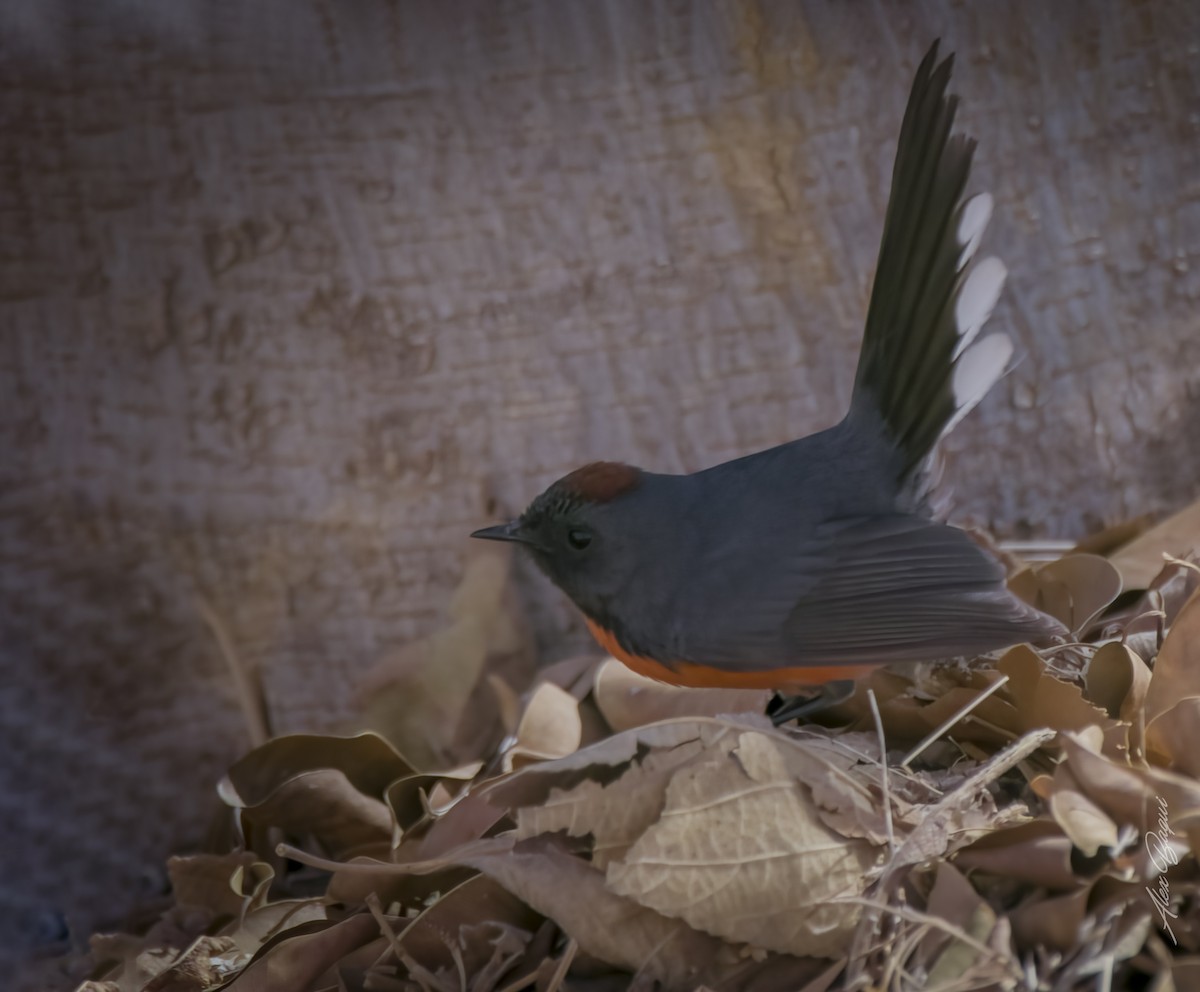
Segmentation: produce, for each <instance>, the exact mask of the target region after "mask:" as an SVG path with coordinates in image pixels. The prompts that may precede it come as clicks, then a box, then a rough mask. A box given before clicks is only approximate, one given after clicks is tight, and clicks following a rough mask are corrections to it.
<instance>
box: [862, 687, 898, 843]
mask: <svg viewBox="0 0 1200 992" xmlns="http://www.w3.org/2000/svg"><path fill="white" fill-rule="evenodd" d="M867 702H868V703H869V704H870V705H871V717H872V719H874V721H875V733H877V734H878V735H879V780H880V785H881V788H882V789H883V826H884V829H885V830H886V831H887V840H888V851H889V852H890V853H891V854H895V853H896V835H895V833H894V832H893V830H892V790H891V785H890V783H889V780H888V760H887V741H886V740H885V739H884V736H883V718H882V717H881V716H880V715H879V703H877V702H876V701H875V690H874V689H868V690H867Z"/></svg>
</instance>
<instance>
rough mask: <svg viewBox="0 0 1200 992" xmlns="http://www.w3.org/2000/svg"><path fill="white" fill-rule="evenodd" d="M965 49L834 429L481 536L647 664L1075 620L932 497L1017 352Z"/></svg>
mask: <svg viewBox="0 0 1200 992" xmlns="http://www.w3.org/2000/svg"><path fill="white" fill-rule="evenodd" d="M952 62H953V56H950V57H949V58H947V59H946V60H945V61H943V62H942V63H941V64H940V65H938V64H937V44H936V43H935V44H934V45H933V47H932V48H931V49H930V51H929V53H928V54H927V55H926V56H925V58H924V60H923V61H922V62H921V65H920V67H919V68H918V70H917V75H916V79H915V81H914V82H913V87H912V92H911V94H910V95H909V100H908V107H907V109H906V110H905V112H904V122H903V124H902V126H901V129H900V140H899V144H898V146H897V148H896V161H895V165H894V167H893V174H892V188H891V198H890V200H889V202H888V207H887V216H886V219H885V221H884V228H883V240H882V244H881V246H880V249H879V260H878V264H877V268H876V272H875V281H874V285H873V288H872V291H871V300H870V304H869V307H868V310H867V322H866V331H865V333H864V336H863V344H862V354H861V356H860V358H859V362H858V372H857V376H856V378H855V381H854V392H853V397H852V399H851V403H850V411H849V413H847V414H846V417H845V418H844V419H843V420H842V421H841V422H840V423H839V424H837V425H836V426H834V427H831V428H829V429H827V430H824V431H821V432H819V433H817V434H813V435H811V436H809V437H804V438H800V439H799V440H796V441H790V442H788V443H786V444H782V445H779V446H778V447H775V448H771V449H769V450H767V451H760V452H758V453H757V454H753V455H747V456H746V457H744V458H738V459H736V460H734V461H730V462H726V463H725V464H723V465H717V466H715V467H714V468H709V469H705V470H704V471H701V472H696V473H694V474H691V475H660V474H657V473H654V472H646V471H643V470H641V469H638V468H633V467H632V466H629V465H622V464H617V463H614V462H596V463H593V464H590V465H585V466H584V467H583V468H580V469H577V470H576V471H574V472H572V473H570V474H569V475H567V476H565V477H564V478H562V479H559V480H558V481H557V482H555V483H554V484H553V485H552V486H550V488H549V489H547V490H546V491H545V492H544V493H542V494H541V495H540V496H538V497H537V498H536V499H535V500H534V501H533V502H532V503H531V504H530V505H529V508H528V509H527V510H526V511H525V512H524V513H523V514H521V516H520V518H518V519H517V520H514V521H512V522H511V523H507V524H502V525H499V526H496V527H488V528H486V529H484V530H479V531H476V532H475V533H474V534H473V535H472V536H473V537H482V538H488V539H491V540H502V541H518V542H520V543H521V544H523V545H524V546H525V547H526V548H527V549H528V550H529V552H530V553H531V554H532V555H533V557H534V560H535V561H536V562H537V564H538V565H539V566H540V567H541V569H542V570H543V571H544V572H545V573H546V574H547V575H548V576H549V577H550V579H551V580H552V581H553V582H554V583H555V584H556V585H558V587H559V588H560V589H562V590H563V591H564V592H565V593H566V594H567V595H568V596H569V597H570V598H571V599H572V600H573V601H574V602H575V605H576V606H578V607H579V609H580V610H582V611H583V614H584V616H585V618H586V619H587V624H588V627H589V628H590V629H591V631H592V633H593V634H594V635H595V637H596V639H597V640H598V641H599V642H600V644H601V645H602V646H603V647H604V648H606V649H607V650H608V651H610V652H611V653H612V654H613V655H614V656H615V657H617V658H619V659H620V660H621V661H623V662H625V664H627V665H628V666H629V667H630V668H632V669H634V670H635V671H638V672H641V673H642V674H645V675H650V676H652V677H654V678H656V679H660V680H662V681H665V682H671V683H674V684H676V685H691V686H743V687H767V688H783V687H787V686H795V685H805V684H808V685H812V684H820V683H823V682H828V681H831V680H835V679H836V680H840V679H846V678H848V677H853V676H855V675H858V674H861V673H862V672H863V671H865V670H867V669H869V668H871V667H874V666H876V665H880V664H886V663H889V662H895V661H914V660H932V659H937V658H948V657H955V656H959V655H976V654H979V653H982V652H986V651H990V650H994V649H997V648H1002V647H1007V646H1008V645H1011V644H1016V643H1018V642H1022V641H1040V640H1044V639H1046V638H1048V637H1051V636H1053V635H1056V634H1062V633H1065V631H1064V629H1063V628H1062V626H1061V624H1059V623H1058V622H1057V621H1056V620H1053V619H1052V618H1050V617H1048V616H1046V615H1044V614H1042V613H1040V612H1038V611H1037V610H1035V609H1033V608H1032V607H1030V606H1027V605H1026V604H1025V603H1023V602H1022V601H1021V600H1019V599H1017V598H1016V597H1015V596H1013V595H1012V594H1011V593H1010V592H1009V591H1008V589H1007V588H1006V586H1005V581H1004V579H1005V576H1004V570H1003V568H1002V567H1001V566H1000V564H999V563H998V562H997V561H996V560H995V559H994V558H993V557H992V556H991V555H989V554H988V553H987V552H985V551H984V550H983V549H982V548H981V547H980V546H979V545H978V544H977V543H976V542H975V541H973V540H972V539H971V538H970V537H969V536H968V535H967V534H966V533H964V532H963V531H961V530H959V529H957V528H955V527H952V526H949V525H947V524H945V523H942V522H940V521H938V520H936V519H934V515H933V511H932V509H931V507H930V505H929V490H930V486H931V461H932V456H933V451H934V446H935V444H936V443H937V441H938V439H939V438H941V437H942V435H944V434H945V433H946V432H947V431H948V430H949V429H950V428H951V427H952V426H953V425H954V424H955V423H957V422H958V420H959V419H960V418H961V417H962V416H963V415H965V414H966V413H967V412H968V411H969V410H970V409H971V408H972V407H974V406H975V404H977V403H978V402H979V400H980V399H982V398H983V395H984V394H985V393H986V392H987V390H988V389H989V388H990V387H991V386H992V385H993V384H994V383H995V382H996V380H997V379H998V378H999V377H1000V376H1001V374H1002V373H1003V372H1004V370H1005V367H1006V365H1007V363H1008V360H1009V358H1010V357H1011V355H1012V344H1011V343H1010V341H1009V339H1008V338H1007V337H1005V336H1004V335H1002V334H992V335H989V336H987V337H982V338H981V337H980V336H979V331H980V328H981V327H982V326H983V323H984V322H985V321H986V320H987V318H988V316H989V315H990V314H991V312H992V308H993V307H994V306H995V304H996V300H997V298H998V296H999V294H1000V289H1001V287H1002V286H1003V284H1004V277H1005V268H1004V265H1003V264H1002V263H1001V262H1000V261H999V260H998V259H996V258H985V259H982V260H980V261H979V262H977V263H975V264H974V265H971V264H970V262H971V259H972V256H973V255H974V253H975V249H976V248H977V247H978V245H979V241H980V239H981V238H982V236H983V232H984V228H985V227H986V226H987V222H988V219H989V218H990V215H991V211H992V199H991V197H990V196H989V195H987V194H986V193H984V194H980V195H978V196H975V197H972V198H970V199H967V200H965V201H964V199H963V188H964V186H965V185H966V182H967V174H968V172H969V170H970V165H971V156H972V154H973V152H974V149H975V142H974V141H973V140H971V139H969V138H966V137H964V136H962V135H953V136H952V135H951V133H950V132H951V127H952V125H953V121H954V113H955V108H956V106H957V102H958V100H957V97H954V96H947V94H946V86H947V83H948V82H949V78H950V70H951V65H952Z"/></svg>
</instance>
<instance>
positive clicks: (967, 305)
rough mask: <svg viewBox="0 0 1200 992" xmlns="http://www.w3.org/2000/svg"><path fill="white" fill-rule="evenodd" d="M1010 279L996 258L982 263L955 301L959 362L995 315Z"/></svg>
mask: <svg viewBox="0 0 1200 992" xmlns="http://www.w3.org/2000/svg"><path fill="white" fill-rule="evenodd" d="M1007 276H1008V269H1006V268H1005V267H1004V263H1003V262H1002V261H1000V259H998V258H996V257H995V256H994V255H993V256H991V257H990V258H985V259H982V260H981V261H980V262H979V264H978V265H976V266H975V268H973V269H972V270H971V271H970V273H969V274H968V275H967V278H966V281H965V282H964V283H963V284H962V286H961V287H960V288H959V290H958V297H957V298H956V299H955V301H954V323H955V325H956V327H957V329H958V344H957V345H956V346H955V349H954V357H955V358H958V356H959V355H961V354H962V353H963V352H964V351H965V350H966V348H967V346H968V345H969V344H970V343H971V342H972V341H973V340H975V336H976V335H977V334H978V333H979V329H980V328H981V327H983V325H984V323H985V322H986V321H987V319H988V317H990V316H991V315H992V311H993V310H994V309H995V308H996V301H997V300H998V299H1000V291H1001V290H1002V289H1003V288H1004V280H1005V278H1006V277H1007Z"/></svg>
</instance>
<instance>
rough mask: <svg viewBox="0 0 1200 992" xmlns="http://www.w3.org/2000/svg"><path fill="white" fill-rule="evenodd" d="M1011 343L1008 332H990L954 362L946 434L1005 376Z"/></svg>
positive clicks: (1010, 352)
mask: <svg viewBox="0 0 1200 992" xmlns="http://www.w3.org/2000/svg"><path fill="white" fill-rule="evenodd" d="M1012 353H1013V345H1012V341H1010V340H1009V338H1008V335H1007V334H989V335H988V336H987V337H986V338H981V339H980V340H979V341H976V342H975V343H974V344H973V345H971V347H969V348H968V349H967V350H966V351H964V352H963V353H962V355H961V356H960V357H959V359H958V361H957V362H955V363H954V379H953V386H954V406H955V410H954V416H953V417H951V418H950V422H949V423H948V424H947V425H946V429H945V430H944V431H943V432H942V433H943V434H945V433H948V432H949V431H950V430H951V428H953V427H954V425H955V424H957V423H958V422H959V421H960V420H962V418H963V417H965V416H966V415H967V414H968V413H970V412H971V410H973V409H974V408H975V406H976V405H977V404H978V403H979V401H980V400H981V399H983V398H984V396H986V395H987V391H988V390H989V389H991V388H992V386H994V385H995V384H996V380H997V379H999V378H1000V376H1002V375H1004V370H1005V369H1006V368H1007V367H1008V361H1009V359H1010V358H1012Z"/></svg>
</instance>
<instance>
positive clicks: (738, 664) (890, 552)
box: [680, 514, 1064, 671]
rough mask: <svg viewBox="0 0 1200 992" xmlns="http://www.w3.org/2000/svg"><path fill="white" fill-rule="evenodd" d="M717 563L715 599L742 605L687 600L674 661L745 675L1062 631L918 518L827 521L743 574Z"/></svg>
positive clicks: (916, 655)
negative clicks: (720, 594) (722, 577)
mask: <svg viewBox="0 0 1200 992" xmlns="http://www.w3.org/2000/svg"><path fill="white" fill-rule="evenodd" d="M753 557H754V558H755V559H759V560H761V558H762V557H763V556H761V555H754V556H753ZM710 564H711V565H712V567H714V568H721V567H722V563H721V562H711V563H710ZM723 564H724V567H726V568H727V569H728V571H727V573H726V574H727V578H728V582H727V583H722V585H724V586H725V592H726V593H728V592H731V591H732V589H731V586H736V588H737V596H736V601H737V602H738V603H739V604H745V605H743V606H741V607H740V608H739V609H737V610H736V611H735V610H731V609H729V608H728V605H724V607H723V606H722V604H721V603H720V602H715V601H714V602H712V603H703V602H701V603H697V602H693V603H692V604H691V606H690V607H689V609H690V610H692V611H694V613H693V615H692V616H690V617H686V618H681V620H682V623H681V624H680V628H681V630H682V631H683V632H684V637H683V638H682V643H681V644H680V649H681V651H680V654H681V656H682V659H683V660H686V661H690V662H692V663H694V664H699V665H718V666H721V667H725V668H741V669H745V670H747V671H750V670H756V669H765V668H774V667H780V666H801V665H843V664H844V665H855V664H871V663H876V662H877V663H880V664H883V663H887V662H893V661H918V660H932V659H936V658H949V657H957V656H960V655H976V654H980V653H983V652H986V651H992V650H995V649H997V648H1002V647H1007V646H1009V645H1012V644H1018V643H1021V642H1024V641H1041V640H1044V639H1046V638H1048V637H1050V636H1053V635H1056V634H1060V633H1063V632H1064V631H1063V628H1062V626H1061V625H1060V624H1059V623H1058V622H1057V621H1056V620H1053V619H1052V618H1050V617H1048V616H1045V615H1044V614H1042V613H1039V612H1038V611H1037V610H1035V609H1033V608H1032V607H1030V606H1028V605H1026V604H1025V603H1023V602H1022V601H1021V600H1019V599H1017V598H1016V597H1015V596H1013V595H1012V594H1011V593H1010V592H1009V591H1008V589H1007V587H1006V586H1005V582H1004V571H1003V569H1002V568H1001V566H1000V564H999V563H998V562H996V561H995V560H994V559H993V558H992V557H991V556H990V555H988V554H987V552H985V551H984V550H983V549H982V548H980V547H979V546H978V545H977V544H976V543H975V542H974V541H972V540H971V538H970V537H968V536H967V534H965V533H964V532H963V531H961V530H959V529H958V528H956V527H950V526H948V525H946V524H941V523H937V522H935V521H932V520H928V519H925V518H923V517H916V516H911V515H905V514H896V515H891V516H886V517H870V518H856V519H848V520H837V521H832V522H830V523H827V524H823V525H821V526H820V527H819V528H817V530H816V532H815V533H814V536H813V538H812V539H810V540H809V541H807V542H805V543H804V544H803V545H802V546H801V547H800V548H798V549H796V550H795V551H790V550H788V549H787V538H786V535H783V534H780V535H779V546H778V548H777V551H776V553H775V555H773V556H771V557H770V558H768V564H767V565H766V566H765V567H761V566H760V567H757V568H756V572H755V573H754V574H753V575H749V574H744V572H742V571H741V570H739V569H738V568H737V567H736V565H735V564H734V563H732V562H729V561H726V562H724V563H723ZM710 574H711V573H710ZM704 584H705V586H708V585H709V583H708V582H707V581H706V582H705V583H704Z"/></svg>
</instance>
